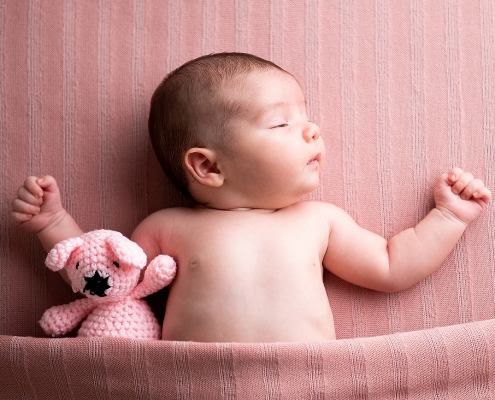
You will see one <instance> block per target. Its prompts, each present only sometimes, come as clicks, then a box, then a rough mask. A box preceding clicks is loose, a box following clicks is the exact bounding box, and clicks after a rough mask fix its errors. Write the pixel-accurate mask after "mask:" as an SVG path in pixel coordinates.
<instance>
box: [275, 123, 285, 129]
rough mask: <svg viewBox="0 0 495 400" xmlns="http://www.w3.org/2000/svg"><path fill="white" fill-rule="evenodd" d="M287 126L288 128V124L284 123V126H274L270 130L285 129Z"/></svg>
mask: <svg viewBox="0 0 495 400" xmlns="http://www.w3.org/2000/svg"><path fill="white" fill-rule="evenodd" d="M288 126H289V124H287V123H284V124H279V125H275V126H273V127H272V129H274V128H286V127H288Z"/></svg>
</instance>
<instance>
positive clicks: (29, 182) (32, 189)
mask: <svg viewBox="0 0 495 400" xmlns="http://www.w3.org/2000/svg"><path fill="white" fill-rule="evenodd" d="M39 179H40V178H38V177H36V176H30V177H28V178H26V180H25V181H24V185H23V186H21V187H20V188H19V191H21V190H22V189H25V190H26V192H28V193H30V194H31V195H32V196H33V197H35V198H38V199H41V198H42V197H43V188H42V187H41V186H40V185H39V183H38V180H39ZM19 191H18V192H17V195H18V196H19Z"/></svg>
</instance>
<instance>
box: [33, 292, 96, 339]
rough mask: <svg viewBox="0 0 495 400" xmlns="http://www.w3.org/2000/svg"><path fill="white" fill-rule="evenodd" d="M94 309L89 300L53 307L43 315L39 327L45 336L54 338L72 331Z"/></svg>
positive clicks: (92, 302)
mask: <svg viewBox="0 0 495 400" xmlns="http://www.w3.org/2000/svg"><path fill="white" fill-rule="evenodd" d="M95 307H96V302H95V301H93V300H91V299H79V300H76V301H73V302H71V303H69V304H63V305H61V306H54V307H51V308H49V309H48V310H46V311H45V312H44V313H43V316H42V317H41V319H40V325H41V327H42V328H43V330H44V331H45V333H46V334H47V335H50V336H53V337H56V336H62V335H65V334H66V333H69V332H70V331H72V330H73V329H74V328H75V327H76V326H77V325H78V324H79V322H81V321H82V320H83V319H84V318H86V317H87V316H88V315H89V313H90V312H91V311H92V310H93V309H94V308H95Z"/></svg>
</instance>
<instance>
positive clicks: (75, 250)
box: [40, 229, 176, 339]
mask: <svg viewBox="0 0 495 400" xmlns="http://www.w3.org/2000/svg"><path fill="white" fill-rule="evenodd" d="M46 266H47V267H48V268H50V269H51V270H53V271H59V270H60V269H62V268H65V269H66V271H67V274H68V276H69V279H70V280H71V283H72V289H73V290H74V292H81V293H83V294H84V295H85V296H86V297H87V298H83V299H79V300H76V301H73V302H71V303H69V304H64V305H60V306H54V307H51V308H49V309H48V310H46V311H45V313H44V314H43V316H42V317H41V320H40V325H41V327H42V328H43V330H44V331H45V333H46V334H47V335H51V336H54V337H55V336H62V335H64V334H66V333H68V332H70V331H71V330H73V329H74V328H76V327H77V326H78V325H79V323H80V322H81V321H83V320H84V321H83V323H82V324H81V327H80V329H79V331H78V336H98V337H104V336H111V337H126V338H136V339H160V336H161V327H160V325H159V323H158V321H157V319H156V317H155V315H154V314H153V312H152V311H151V309H150V307H149V306H148V304H147V303H146V301H144V300H141V299H142V298H143V297H145V296H148V295H150V294H152V293H154V292H156V291H158V290H160V289H162V288H164V287H165V286H167V285H168V284H170V282H172V280H173V279H174V277H175V272H176V264H175V262H174V260H173V259H172V258H171V257H169V256H166V255H160V256H157V257H156V258H154V259H153V260H152V261H151V262H150V264H149V265H148V267H147V268H146V271H145V273H144V277H143V280H142V281H141V282H140V283H139V284H138V281H139V277H140V270H141V269H142V268H144V267H145V266H146V254H145V253H144V251H143V250H142V249H141V248H140V247H139V246H138V245H137V244H136V243H134V242H132V241H131V240H129V239H127V238H126V237H125V236H123V235H122V234H120V233H119V232H115V231H110V230H103V229H102V230H97V231H93V232H88V233H85V234H84V235H82V236H80V237H76V238H71V239H67V240H64V241H62V242H60V243H58V244H57V245H56V246H55V247H54V248H53V249H52V250H51V251H50V253H48V256H47V258H46Z"/></svg>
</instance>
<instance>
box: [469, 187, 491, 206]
mask: <svg viewBox="0 0 495 400" xmlns="http://www.w3.org/2000/svg"><path fill="white" fill-rule="evenodd" d="M473 198H475V199H476V200H481V201H482V202H483V203H485V204H486V205H488V204H489V203H490V201H491V199H492V192H491V191H490V189H488V188H487V187H485V186H483V187H482V188H480V189H477V190H476V191H474V192H473Z"/></svg>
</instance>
